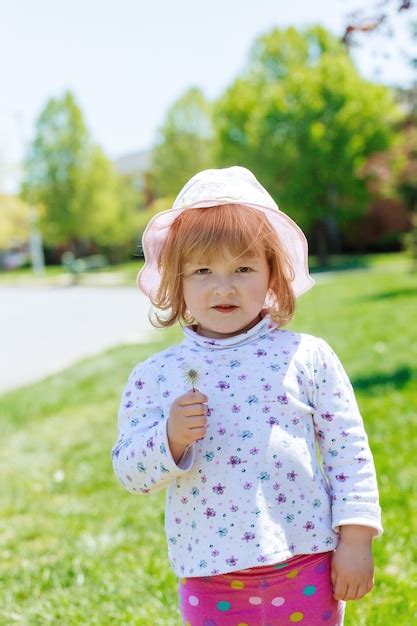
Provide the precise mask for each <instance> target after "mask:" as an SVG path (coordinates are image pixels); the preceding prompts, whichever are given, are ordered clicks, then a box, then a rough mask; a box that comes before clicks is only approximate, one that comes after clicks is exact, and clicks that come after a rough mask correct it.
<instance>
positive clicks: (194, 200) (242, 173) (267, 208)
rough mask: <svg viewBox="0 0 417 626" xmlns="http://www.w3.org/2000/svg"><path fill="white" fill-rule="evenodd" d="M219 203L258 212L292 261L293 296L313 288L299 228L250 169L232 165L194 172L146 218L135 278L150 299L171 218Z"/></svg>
mask: <svg viewBox="0 0 417 626" xmlns="http://www.w3.org/2000/svg"><path fill="white" fill-rule="evenodd" d="M222 204H245V205H247V206H250V207H253V208H255V209H258V210H259V211H262V213H264V215H266V217H267V219H268V221H269V222H270V224H271V226H272V227H273V228H274V229H275V231H276V232H277V234H278V236H279V239H280V241H281V242H282V244H283V245H284V246H285V249H286V251H287V253H288V256H289V258H290V260H291V262H292V265H293V268H294V273H295V278H294V280H293V281H292V283H291V287H292V289H293V292H294V294H295V296H296V297H298V296H300V295H301V294H302V293H305V292H306V291H308V290H309V289H311V287H313V285H314V284H315V281H314V280H313V278H312V277H311V276H310V274H309V271H308V245H307V239H306V237H305V235H304V233H303V231H302V230H301V228H300V227H299V226H297V224H296V223H295V222H294V221H293V220H292V219H291V218H290V217H288V215H286V214H285V213H283V212H282V211H280V209H279V208H278V205H277V204H276V202H275V201H274V200H273V198H272V197H271V196H270V194H269V193H268V192H267V191H266V189H264V187H262V185H261V184H260V183H259V182H258V180H257V179H256V178H255V176H254V175H253V174H252V172H251V171H250V170H248V169H246V168H245V167H240V166H233V167H227V168H222V169H210V170H203V171H202V172H198V173H197V174H195V176H193V177H192V178H191V179H190V180H189V181H188V183H186V184H185V185H184V187H183V188H182V189H181V191H180V192H179V194H178V196H177V197H176V199H175V202H174V204H173V207H172V209H169V210H168V211H161V212H160V213H157V214H156V215H154V216H153V217H152V218H151V219H150V221H149V222H148V225H147V226H146V229H145V231H144V233H143V236H142V249H143V253H144V256H145V264H144V266H143V268H142V269H141V270H140V272H139V274H138V277H137V285H138V287H139V289H140V290H141V291H142V292H143V293H144V294H145V295H146V296H148V297H149V298H154V297H155V296H156V293H157V291H158V288H159V283H160V279H161V275H160V273H159V269H158V255H159V253H160V251H161V249H162V248H163V245H164V243H165V241H166V239H167V236H168V233H169V229H170V226H171V224H172V223H173V221H174V220H175V219H176V218H177V217H178V215H180V214H181V213H182V212H183V211H186V210H187V209H204V208H207V207H213V206H220V205H222Z"/></svg>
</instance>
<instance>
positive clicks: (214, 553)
mask: <svg viewBox="0 0 417 626" xmlns="http://www.w3.org/2000/svg"><path fill="white" fill-rule="evenodd" d="M219 554H220V552H219V551H218V550H212V551H211V556H219Z"/></svg>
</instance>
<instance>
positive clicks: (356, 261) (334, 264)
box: [309, 255, 370, 274]
mask: <svg viewBox="0 0 417 626" xmlns="http://www.w3.org/2000/svg"><path fill="white" fill-rule="evenodd" d="M309 265H310V270H311V273H312V274H314V273H317V274H319V273H320V272H342V271H345V270H363V269H368V268H369V267H370V262H369V259H367V258H366V256H365V255H356V256H337V255H334V256H331V257H329V261H328V263H327V265H320V264H319V262H318V260H317V259H316V258H315V257H313V258H311V259H310V260H309Z"/></svg>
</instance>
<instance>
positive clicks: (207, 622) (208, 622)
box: [203, 619, 217, 626]
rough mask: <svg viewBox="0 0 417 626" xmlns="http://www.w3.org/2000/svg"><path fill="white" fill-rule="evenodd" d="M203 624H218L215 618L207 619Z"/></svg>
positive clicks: (211, 625)
mask: <svg viewBox="0 0 417 626" xmlns="http://www.w3.org/2000/svg"><path fill="white" fill-rule="evenodd" d="M203 626H217V622H215V621H214V619H205V620H204V622H203Z"/></svg>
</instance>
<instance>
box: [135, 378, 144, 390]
mask: <svg viewBox="0 0 417 626" xmlns="http://www.w3.org/2000/svg"><path fill="white" fill-rule="evenodd" d="M144 386H145V383H144V382H143V380H140V379H139V380H135V387H136V389H143V387H144Z"/></svg>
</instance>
